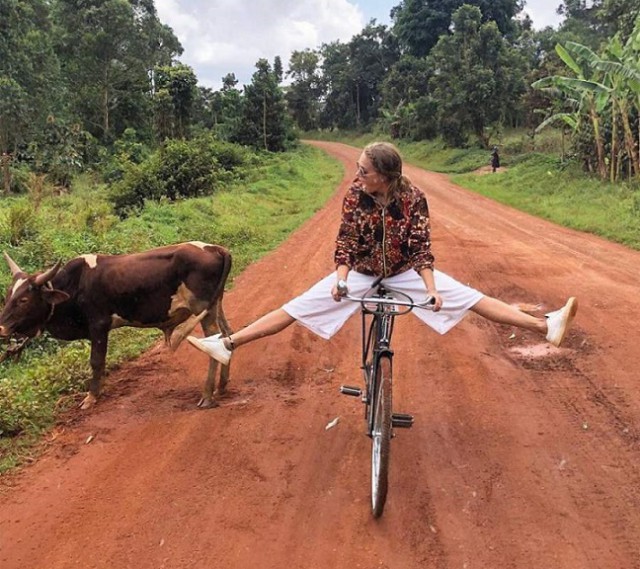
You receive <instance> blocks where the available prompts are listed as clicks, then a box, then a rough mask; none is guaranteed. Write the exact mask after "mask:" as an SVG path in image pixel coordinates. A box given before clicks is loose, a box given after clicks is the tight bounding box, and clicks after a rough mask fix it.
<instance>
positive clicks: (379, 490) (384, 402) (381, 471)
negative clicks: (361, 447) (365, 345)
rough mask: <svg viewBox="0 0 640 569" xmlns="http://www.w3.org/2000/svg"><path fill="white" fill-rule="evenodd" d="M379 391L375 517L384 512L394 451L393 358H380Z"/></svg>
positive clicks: (373, 494) (373, 470)
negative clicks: (391, 452)
mask: <svg viewBox="0 0 640 569" xmlns="http://www.w3.org/2000/svg"><path fill="white" fill-rule="evenodd" d="M376 375H377V385H378V390H377V393H376V394H374V397H375V398H376V399H375V401H373V405H374V412H375V416H374V421H373V430H372V432H371V508H372V510H373V517H374V518H379V517H380V516H381V515H382V512H383V511H384V505H385V502H386V500H387V489H388V486H389V451H390V450H391V448H390V447H391V409H392V407H391V359H390V358H388V357H382V358H380V360H379V362H378V370H377V374H376Z"/></svg>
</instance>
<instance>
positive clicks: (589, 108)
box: [532, 42, 608, 179]
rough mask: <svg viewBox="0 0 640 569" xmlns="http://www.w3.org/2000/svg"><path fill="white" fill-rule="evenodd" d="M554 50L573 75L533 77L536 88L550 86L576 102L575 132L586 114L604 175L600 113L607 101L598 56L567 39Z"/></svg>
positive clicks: (601, 175)
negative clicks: (564, 45) (598, 70)
mask: <svg viewBox="0 0 640 569" xmlns="http://www.w3.org/2000/svg"><path fill="white" fill-rule="evenodd" d="M556 51H557V53H558V55H559V56H560V58H561V59H562V61H563V62H564V63H565V64H566V66H567V67H568V68H569V69H570V70H571V71H572V72H573V74H574V75H575V76H574V77H570V76H561V75H554V76H549V77H544V78H543V79H540V80H538V81H536V82H535V83H534V84H533V85H532V86H533V87H534V88H536V89H545V90H550V91H551V92H555V93H557V95H556V96H559V97H562V98H567V99H570V100H575V101H576V102H577V107H578V108H577V120H576V121H575V130H574V133H578V132H579V131H580V128H581V126H582V118H583V117H588V120H589V121H590V124H591V127H592V129H593V134H592V136H593V138H592V140H593V143H594V144H595V147H596V153H597V171H598V173H599V175H600V177H601V178H603V179H604V178H606V177H607V166H606V159H605V148H604V139H603V132H602V117H601V113H602V111H603V110H604V107H605V106H606V104H607V97H608V94H607V91H608V89H607V87H606V86H605V85H603V84H602V83H601V82H600V77H599V76H598V75H599V74H598V72H597V70H596V68H595V65H594V64H595V62H596V61H598V59H599V58H598V56H597V55H596V54H595V53H594V52H593V51H592V50H590V49H589V48H588V47H587V46H585V45H582V44H578V43H575V42H567V44H566V48H565V47H563V46H561V45H560V44H558V45H557V46H556Z"/></svg>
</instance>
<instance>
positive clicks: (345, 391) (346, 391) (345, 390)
mask: <svg viewBox="0 0 640 569" xmlns="http://www.w3.org/2000/svg"><path fill="white" fill-rule="evenodd" d="M340 393H342V395H351V397H360V396H361V395H362V389H360V388H359V387H351V386H349V385H341V386H340Z"/></svg>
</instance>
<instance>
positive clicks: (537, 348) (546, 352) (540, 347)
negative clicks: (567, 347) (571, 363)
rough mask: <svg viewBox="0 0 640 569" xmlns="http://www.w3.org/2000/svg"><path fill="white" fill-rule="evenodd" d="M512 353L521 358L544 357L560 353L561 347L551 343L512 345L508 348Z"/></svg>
mask: <svg viewBox="0 0 640 569" xmlns="http://www.w3.org/2000/svg"><path fill="white" fill-rule="evenodd" d="M509 351H510V352H511V353H512V354H515V355H517V356H520V357H523V358H546V357H549V356H555V355H557V354H560V353H562V349H560V348H556V347H555V346H552V345H551V344H535V345H533V346H514V347H513V348H509Z"/></svg>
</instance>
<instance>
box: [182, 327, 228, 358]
mask: <svg viewBox="0 0 640 569" xmlns="http://www.w3.org/2000/svg"><path fill="white" fill-rule="evenodd" d="M187 342H189V343H190V344H191V345H192V346H193V347H195V348H198V349H199V350H200V351H201V352H204V353H205V354H207V355H208V356H209V357H211V358H213V359H214V360H217V361H219V362H220V363H221V364H223V365H227V364H228V363H229V360H230V359H231V350H229V349H228V348H227V347H226V346H225V345H224V342H223V341H222V338H221V337H220V334H215V335H214V336H207V337H206V338H196V337H195V336H187Z"/></svg>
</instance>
